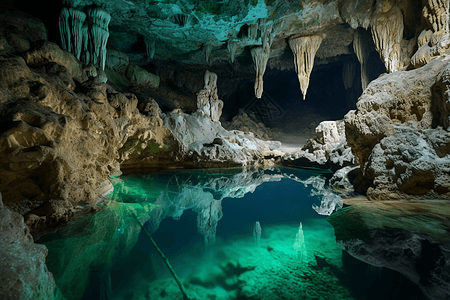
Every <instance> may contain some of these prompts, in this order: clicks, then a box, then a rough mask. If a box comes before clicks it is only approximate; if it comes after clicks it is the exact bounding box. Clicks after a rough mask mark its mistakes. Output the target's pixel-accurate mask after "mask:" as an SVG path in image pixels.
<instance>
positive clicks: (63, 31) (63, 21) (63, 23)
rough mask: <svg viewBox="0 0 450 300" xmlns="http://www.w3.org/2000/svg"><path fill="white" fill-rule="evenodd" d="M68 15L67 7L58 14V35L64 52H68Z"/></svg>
mask: <svg viewBox="0 0 450 300" xmlns="http://www.w3.org/2000/svg"><path fill="white" fill-rule="evenodd" d="M69 19H70V14H69V9H68V8H67V7H63V9H62V10H61V12H60V14H59V33H60V36H61V47H62V48H63V49H64V50H67V51H70V50H69V49H70V47H71V45H70V23H69Z"/></svg>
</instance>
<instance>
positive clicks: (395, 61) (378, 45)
mask: <svg viewBox="0 0 450 300" xmlns="http://www.w3.org/2000/svg"><path fill="white" fill-rule="evenodd" d="M393 2H394V0H377V12H376V13H375V14H374V15H373V16H372V19H371V21H370V25H371V31H372V38H373V41H374V43H375V49H376V50H377V51H378V53H379V54H380V58H381V60H382V61H383V63H384V65H385V67H386V71H387V72H388V73H392V72H396V71H399V70H400V69H401V68H402V63H401V47H400V43H401V41H402V38H403V28H404V25H403V14H402V11H401V10H400V8H398V7H397V6H396V5H394V4H393Z"/></svg>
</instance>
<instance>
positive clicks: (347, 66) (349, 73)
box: [342, 60, 356, 90]
mask: <svg viewBox="0 0 450 300" xmlns="http://www.w3.org/2000/svg"><path fill="white" fill-rule="evenodd" d="M355 75H356V66H355V62H354V61H352V60H346V61H345V62H344V66H343V67H342V79H343V80H344V87H345V89H346V90H348V89H351V88H352V86H353V81H354V80H355Z"/></svg>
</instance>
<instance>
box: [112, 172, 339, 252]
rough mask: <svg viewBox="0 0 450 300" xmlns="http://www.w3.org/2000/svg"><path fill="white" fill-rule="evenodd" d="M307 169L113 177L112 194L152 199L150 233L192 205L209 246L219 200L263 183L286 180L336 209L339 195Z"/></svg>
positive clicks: (325, 208) (321, 210) (322, 211)
mask: <svg viewBox="0 0 450 300" xmlns="http://www.w3.org/2000/svg"><path fill="white" fill-rule="evenodd" d="M311 174H312V173H311V171H303V170H288V169H277V168H274V169H268V170H263V169H244V170H242V169H239V170H226V171H217V172H211V171H208V170H201V171H198V170H197V171H196V172H195V173H192V172H178V173H175V174H174V173H168V174H147V175H130V176H124V177H123V178H122V179H119V180H118V181H116V182H115V184H114V185H115V189H114V193H113V195H112V199H114V200H116V201H129V202H138V203H139V202H151V203H153V204H154V208H153V209H152V211H151V212H150V214H149V217H150V218H149V222H148V223H147V224H146V226H147V230H148V231H149V232H151V233H153V232H155V231H157V230H158V228H159V225H160V223H161V221H162V220H164V219H165V218H169V217H170V218H173V219H175V220H179V219H180V218H181V216H182V215H183V213H184V212H185V211H186V210H192V211H194V212H196V213H197V230H198V232H199V233H201V234H202V235H203V237H204V241H205V244H206V245H211V244H212V243H214V241H215V239H216V228H217V224H218V222H219V221H220V219H221V218H222V216H223V212H222V201H223V200H224V199H225V198H233V199H237V198H243V197H244V196H245V195H246V194H248V193H253V192H254V191H255V189H256V188H257V187H258V186H260V185H262V184H263V183H268V182H279V181H281V180H282V179H287V180H292V181H295V182H298V183H301V184H303V185H304V187H305V188H307V190H309V191H310V193H309V196H310V197H313V198H314V199H315V201H316V202H317V203H319V202H320V205H316V204H313V205H312V208H313V209H314V210H315V211H316V212H317V213H318V214H319V215H330V214H331V213H332V212H333V211H335V210H338V209H340V208H342V198H341V197H340V196H339V195H338V194H337V193H336V192H334V191H333V190H332V189H331V188H330V187H328V186H327V185H326V178H325V177H324V176H323V175H320V173H317V174H315V175H314V176H311ZM313 174H314V173H313ZM156 186H157V187H158V189H156V192H155V189H154V187H156ZM149 190H151V191H152V193H153V195H151V194H149V192H148V191H149ZM152 197H153V198H152Z"/></svg>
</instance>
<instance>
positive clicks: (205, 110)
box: [197, 70, 223, 122]
mask: <svg viewBox="0 0 450 300" xmlns="http://www.w3.org/2000/svg"><path fill="white" fill-rule="evenodd" d="M197 107H198V108H197V112H198V113H200V114H203V115H205V116H207V117H209V118H210V119H211V120H212V121H213V122H219V119H220V116H221V115H222V108H223V102H222V100H220V99H219V96H217V74H215V73H212V72H209V71H208V70H206V72H205V86H204V87H203V89H201V90H200V91H199V92H198V93H197Z"/></svg>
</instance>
